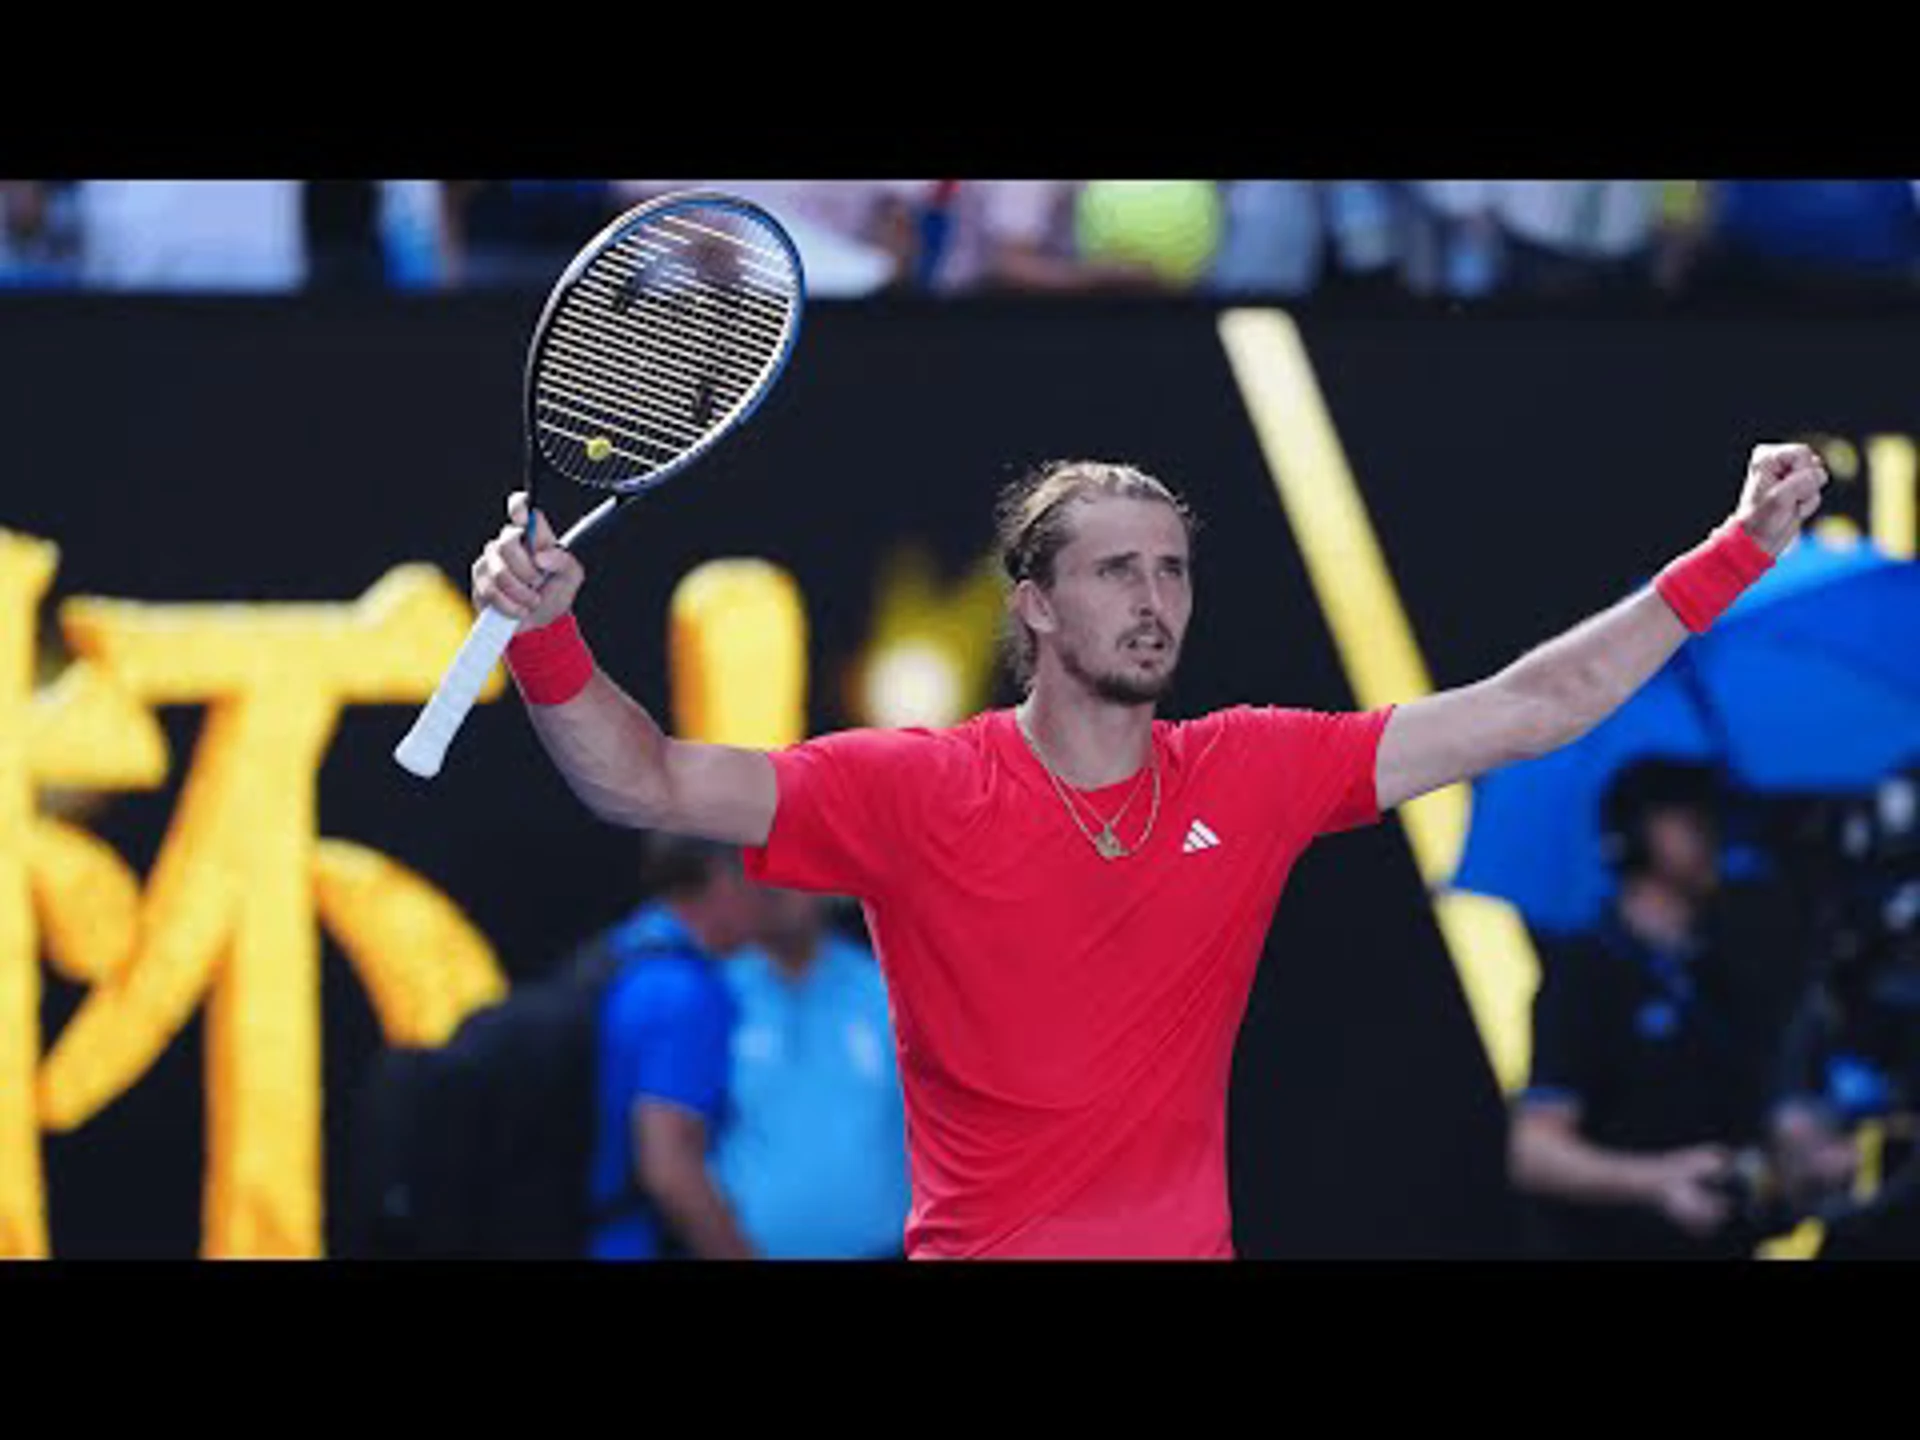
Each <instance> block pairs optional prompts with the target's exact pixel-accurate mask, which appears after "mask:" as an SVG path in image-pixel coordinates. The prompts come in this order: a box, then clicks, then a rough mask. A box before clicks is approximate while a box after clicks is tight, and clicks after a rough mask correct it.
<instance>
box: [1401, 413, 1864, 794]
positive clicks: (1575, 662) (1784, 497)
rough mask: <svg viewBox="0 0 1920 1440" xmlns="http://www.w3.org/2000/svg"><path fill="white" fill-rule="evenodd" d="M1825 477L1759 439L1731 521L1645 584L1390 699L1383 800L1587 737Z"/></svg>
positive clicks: (1800, 517) (1759, 564) (1736, 580)
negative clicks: (1432, 685)
mask: <svg viewBox="0 0 1920 1440" xmlns="http://www.w3.org/2000/svg"><path fill="white" fill-rule="evenodd" d="M1826 483H1827V472H1826V467H1825V466H1824V465H1823V464H1821V462H1820V458H1819V456H1817V455H1816V454H1814V452H1813V451H1812V450H1811V449H1809V448H1808V447H1807V446H1805V445H1761V446H1757V447H1756V448H1755V449H1754V452H1753V457H1752V459H1751V460H1750V461H1749V462H1748V466H1747V478H1746V483H1745V486H1744V488H1743V489H1742V491H1741V496H1740V504H1739V507H1738V508H1737V509H1736V510H1735V511H1734V513H1733V515H1732V517H1731V518H1730V519H1729V520H1728V521H1727V523H1726V524H1724V525H1722V526H1721V527H1720V528H1719V529H1718V530H1716V531H1714V533H1713V537H1712V538H1711V539H1709V540H1708V541H1707V542H1706V543H1704V544H1702V545H1701V546H1699V547H1698V548H1697V549H1695V550H1693V551H1690V552H1689V553H1688V554H1686V555H1683V556H1681V557H1680V558H1679V559H1678V560H1675V561H1674V562H1673V563H1672V564H1671V565H1669V566H1667V567H1666V569H1664V570H1663V571H1661V573H1660V575H1659V576H1658V578H1656V580H1655V581H1654V583H1653V584H1652V585H1650V586H1648V587H1647V588H1645V589H1643V590H1641V591H1640V592H1639V593H1638V594H1635V595H1633V596H1632V597H1630V598H1628V599H1626V600H1623V601H1621V602H1620V603H1619V604H1617V605H1615V606H1613V607H1612V608H1610V609H1608V610H1605V611H1603V612H1601V613H1600V614H1598V615H1595V616H1593V617H1591V618H1590V619H1588V620H1585V621H1583V622H1581V623H1580V624H1579V625H1576V626H1575V627H1574V628H1573V629H1571V630H1569V631H1567V632H1565V633H1564V634H1562V635H1559V636H1556V637H1555V638H1554V639H1552V640H1549V641H1547V642H1546V643H1545V644H1544V645H1541V646H1539V647H1537V648H1536V649H1534V650H1531V651H1529V652H1528V653H1527V654H1525V655H1523V656H1522V657H1521V658H1520V659H1518V660H1516V661H1515V662H1514V663H1513V664H1511V665H1509V666H1507V668H1506V669H1504V670H1502V671H1501V672H1500V673H1499V674H1497V675H1494V676H1491V677H1489V678H1488V679H1485V680H1481V681H1479V682H1477V683H1476V684H1472V685H1465V686H1461V687H1460V688H1458V689H1454V690H1446V691H1442V692H1441V693H1440V694H1438V695H1432V696H1428V697H1426V698H1425V699H1421V700H1415V701H1411V702H1409V703H1408V704H1405V705H1402V706H1400V707H1398V708H1397V709H1396V710H1395V711H1394V713H1393V716H1392V718H1391V719H1390V720H1389V721H1388V722H1387V728H1386V730H1385V732H1384V733H1383V734H1382V735H1381V737H1380V750H1379V756H1378V758H1377V759H1376V761H1375V765H1374V785H1375V790H1376V792H1377V794H1378V797H1379V802H1380V808H1381V809H1382V810H1390V809H1392V808H1393V807H1394V806H1396V805H1400V804H1402V803H1404V802H1406V801H1408V800H1411V799H1413V798H1414V797H1415V796H1416V795H1422V794H1425V793H1426V792H1427V791H1429V790H1435V789H1439V788H1440V787H1442V786H1445V785H1451V784H1454V783H1455V782H1456V781H1461V780H1470V779H1472V778H1473V777H1474V776H1476V775H1480V774H1482V773H1484V772H1485V771H1488V770H1492V769H1495V768H1497V767H1499V766H1501V765H1507V764H1511V763H1513V762H1514V761H1516V760H1528V759H1533V758H1535V757H1536V756H1540V755H1545V754H1547V753H1548V752H1550V751H1553V750H1557V749H1559V748H1560V747H1561V746H1562V745H1566V744H1569V743H1571V742H1572V741H1574V740H1577V739H1579V738H1580V737H1581V736H1582V735H1584V734H1586V733H1587V732H1588V731H1589V730H1591V729H1592V728H1593V727H1594V726H1596V725H1598V724H1599V723H1600V722H1601V721H1602V720H1604V719H1606V718H1607V717H1608V716H1609V715H1611V714H1612V713H1613V712H1614V711H1615V710H1616V709H1618V708H1619V707H1620V706H1621V705H1622V704H1624V703H1625V702H1626V700H1627V699H1628V697H1629V696H1631V695H1632V694H1633V693H1634V692H1635V691H1636V690H1638V689H1639V688H1640V687H1641V686H1642V685H1644V684H1646V682H1647V681H1648V680H1650V679H1652V678H1653V676H1654V675H1655V674H1656V673H1658V672H1659V670H1660V667H1661V666H1663V665H1665V664H1666V663H1667V661H1668V660H1669V659H1670V658H1671V657H1672V655H1673V653H1674V651H1676V650H1678V649H1679V648H1680V646H1681V644H1682V642H1684V641H1685V640H1686V638H1687V636H1688V635H1689V634H1697V633H1699V632H1701V631H1703V630H1705V629H1706V628H1707V627H1708V626H1709V625H1711V624H1712V623H1713V621H1714V619H1715V618H1716V617H1718V616H1719V615H1720V614H1721V612H1723V611H1724V610H1725V609H1726V608H1727V606H1729V605H1731V604H1732V603H1733V602H1734V600H1735V599H1737V598H1738V597H1739V595H1740V592H1741V591H1742V590H1744V589H1745V588H1746V587H1747V586H1748V585H1750V584H1751V583H1752V582H1753V581H1754V580H1756V579H1758V578H1759V577H1760V576H1761V575H1762V574H1763V573H1765V571H1766V570H1767V569H1768V568H1769V567H1770V566H1771V565H1772V564H1773V560H1774V557H1775V556H1777V555H1779V554H1780V552H1781V551H1783V550H1785V549H1786V548H1787V546H1788V545H1789V544H1790V543H1791V542H1792V541H1793V539H1794V537H1795V536H1797V535H1798V534H1799V533H1800V527H1801V526H1802V525H1803V524H1804V523H1805V522H1806V520H1807V518H1808V517H1809V516H1810V515H1812V514H1813V512H1814V511H1815V510H1816V509H1818V508H1819V505H1820V492H1821V490H1822V488H1823V487H1824V486H1825V485H1826Z"/></svg>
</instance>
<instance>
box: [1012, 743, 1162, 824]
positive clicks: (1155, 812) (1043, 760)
mask: <svg viewBox="0 0 1920 1440" xmlns="http://www.w3.org/2000/svg"><path fill="white" fill-rule="evenodd" d="M1013 719H1014V724H1015V725H1016V726H1018V727H1019V730H1020V738H1021V739H1023V740H1025V741H1026V742H1027V748H1028V749H1029V750H1031V751H1033V758H1034V759H1036V760H1038V761H1039V762H1040V768H1041V769H1042V770H1044V771H1046V772H1047V779H1048V780H1049V781H1051V782H1052V784H1053V793H1054V794H1056V795H1058V796H1059V797H1060V803H1061V804H1062V805H1065V806H1066V807H1067V815H1068V817H1069V818H1070V819H1071V820H1072V821H1073V823H1074V826H1075V828H1076V829H1078V830H1079V831H1080V833H1081V834H1082V835H1084V836H1086V837H1087V843H1088V844H1089V845H1091V846H1093V848H1094V852H1095V853H1096V854H1097V855H1099V857H1100V858H1101V859H1102V860H1122V859H1125V858H1126V857H1127V856H1129V855H1134V854H1137V853H1138V852H1139V851H1140V850H1142V849H1143V848H1145V846H1146V843H1147V837H1148V836H1150V835H1152V834H1153V822H1154V821H1155V820H1157V819H1159V818H1160V755H1159V752H1158V751H1156V750H1154V749H1153V741H1152V737H1151V736H1149V737H1148V741H1147V750H1148V758H1149V761H1150V768H1151V770H1152V773H1153V804H1152V806H1151V807H1150V808H1149V809H1148V811H1147V828H1146V829H1144V830H1142V831H1141V832H1140V839H1139V840H1138V841H1136V842H1135V844H1134V845H1133V848H1132V849H1128V848H1127V846H1125V845H1123V844H1122V843H1121V841H1120V837H1119V836H1118V835H1116V834H1114V831H1113V827H1114V826H1115V825H1117V824H1118V823H1119V822H1120V817H1121V816H1123V815H1125V814H1126V813H1127V811H1128V810H1130V809H1132V808H1133V800H1134V797H1135V796H1136V795H1138V794H1139V793H1140V780H1139V779H1136V780H1135V781H1134V782H1133V789H1131V790H1129V791H1128V792H1127V798H1126V802H1125V803H1124V804H1122V805H1121V807H1120V808H1119V809H1118V810H1116V811H1114V812H1113V818H1112V819H1111V820H1109V821H1107V822H1106V823H1105V824H1104V825H1103V826H1102V827H1101V829H1100V833H1099V834H1098V835H1095V834H1094V833H1093V831H1091V830H1089V829H1088V828H1087V822H1086V821H1084V820H1082V819H1081V818H1080V810H1079V807H1078V806H1076V805H1075V804H1074V803H1073V800H1072V798H1071V796H1070V794H1069V791H1068V789H1067V787H1066V786H1065V784H1064V783H1063V782H1062V781H1061V779H1060V777H1059V776H1058V775H1056V774H1054V773H1053V766H1052V765H1050V764H1048V763H1047V757H1046V755H1045V753H1044V752H1042V750H1041V749H1040V742H1039V741H1037V740H1035V739H1034V738H1033V736H1032V735H1031V734H1030V733H1028V730H1027V722H1026V721H1025V720H1023V719H1021V717H1020V712H1019V711H1017V710H1016V711H1015V712H1014V716H1013ZM1074 793H1077V792H1074ZM1081 803H1082V804H1085V805H1086V806H1087V808H1088V809H1089V810H1093V806H1092V804H1091V803H1090V802H1088V801H1087V800H1086V797H1085V796H1082V797H1081ZM1093 818H1094V819H1096V820H1098V819H1099V818H1100V812H1099V811H1098V810H1093Z"/></svg>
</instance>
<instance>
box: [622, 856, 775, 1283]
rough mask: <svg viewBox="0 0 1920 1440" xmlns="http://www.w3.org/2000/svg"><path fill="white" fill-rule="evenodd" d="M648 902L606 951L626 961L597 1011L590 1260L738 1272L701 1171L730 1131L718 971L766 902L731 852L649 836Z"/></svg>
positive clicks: (733, 1230) (746, 1250)
mask: <svg viewBox="0 0 1920 1440" xmlns="http://www.w3.org/2000/svg"><path fill="white" fill-rule="evenodd" d="M642 880H643V883H644V884H645V887H646V889H647V891H648V893H649V895H650V896H651V897H652V898H651V899H650V900H649V901H648V902H647V903H646V904H644V905H642V906H641V907H640V908H639V909H637V910H636V911H634V913H633V914H632V915H630V916H629V917H628V918H627V919H626V920H624V921H623V922H621V924H620V925H618V926H617V927H615V928H614V930H613V931H612V932H611V933H610V934H609V935H608V936H607V937H606V938H607V939H608V940H609V941H610V942H611V943H612V945H613V946H614V947H615V949H616V951H617V952H619V953H622V954H625V955H627V956H629V957H630V958H629V959H628V960H627V963H626V964H625V965H624V966H623V968H622V969H621V970H620V971H619V973H618V974H617V975H616V977H615V978H614V979H613V980H612V981H611V982H610V983H609V984H608V986H607V989H606V992H605V994H604V995H603V996H602V999H601V1002H600V1057H599V1077H598V1106H597V1118H596V1133H595V1141H594V1153H593V1162H592V1174H591V1198H592V1201H593V1204H594V1207H595V1212H596V1214H597V1215H598V1216H599V1217H601V1218H600V1221H599V1223H598V1224H597V1225H596V1226H595V1227H594V1231H593V1234H592V1237H591V1239H590V1241H589V1245H588V1254H589V1255H590V1257H591V1258H593V1259H595V1260H652V1259H659V1258H670V1257H683V1256H684V1257H687V1258H695V1259H716V1260H719V1259H726V1260H743V1259H750V1258H752V1257H753V1255H754V1253H755V1252H754V1248H753V1246H752V1245H751V1244H750V1243H749V1241H748V1239H747V1238H746V1235H745V1234H744V1233H743V1231H742V1230H741V1227H740V1224H739V1222H738V1220H737V1219H736V1218H735V1215H734V1212H733V1208H732V1206H731V1205H729V1203H728V1201H727V1199H726V1196H725V1195H724V1194H723V1193H722V1192H721V1190H720V1188H719V1187H718V1185H717V1184H716V1183H715V1177H714V1174H713V1172H712V1170H711V1168H710V1158H711V1155H712V1152H713V1151H714V1149H715V1147H716V1146H717V1145H718V1144H719V1143H720V1142H721V1140H722V1139H723V1137H724V1136H725V1134H726V1131H727V1127H728V1124H729V1120H730V1117H731V1106H730V1103H729V1096H728V1089H729V1086H728V1065H729V1046H730V1041H731V1037H732V1033H733V1027H734V1002H733V999H732V997H731V995H730V994H729V992H728V989H727V986H726V983H725V982H724V981H723V980H722V979H721V977H720V973H719V969H718V963H719V962H718V957H720V956H722V955H724V954H726V953H727V952H728V951H731V950H734V949H737V948H738V947H739V946H740V945H742V944H744V943H745V942H746V941H747V940H748V939H749V938H750V937H751V936H752V935H753V934H754V933H755V932H756V931H757V929H758V927H759V923H760V915H761V908H762V897H763V895H764V892H763V891H762V889H761V888H760V887H759V886H757V885H755V884H754V883H753V882H752V881H750V880H748V879H747V878H746V875H745V874H744V873H743V871H742V869H741V864H740V854H739V851H738V850H737V849H735V848H734V847H732V846H727V845H718V844H713V843H711V842H708V841H704V840H694V839H688V838H685V837H681V836H671V835H665V834H658V833H655V834H650V835H649V836H648V837H647V840H646V847H645V860H644V866H643V874H642Z"/></svg>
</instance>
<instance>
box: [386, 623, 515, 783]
mask: <svg viewBox="0 0 1920 1440" xmlns="http://www.w3.org/2000/svg"><path fill="white" fill-rule="evenodd" d="M519 628H520V622H519V621H518V620H514V619H511V618H509V617H508V616H505V615H502V614H501V613H500V612H499V611H498V610H495V609H494V608H493V607H492V606H488V607H487V608H486V609H485V610H482V611H481V612H480V614H479V615H478V616H477V617H476V618H475V619H474V622H473V628H472V629H471V630H469V631H468V632H467V638H466V639H465V640H464V641H463V642H462V643H461V646H460V653H459V654H457V655H455V656H454V657H453V663H452V664H451V665H449V666H448V667H447V673H446V674H445V675H442V676H441V677H440V685H439V687H438V688H437V689H436V690H435V691H434V692H433V698H432V699H431V700H429V701H427V703H426V707H425V708H424V709H422V710H421V712H420V716H419V718H418V719H416V720H415V721H414V722H413V728H412V729H411V730H409V731H407V734H406V738H405V739H403V740H402V741H401V742H400V743H399V744H398V745H396V746H394V749H393V758H394V759H395V760H396V761H398V762H399V765H400V768H401V769H403V770H408V771H411V772H412V773H413V774H415V775H418V776H419V777H420V778H421V779H422V780H431V779H432V778H433V777H434V776H436V775H438V774H439V773H440V763H441V762H442V761H443V760H445V759H446V758H447V747H448V746H449V745H451V744H453V737H454V736H455V735H457V734H459V733H460V726H461V724H462V723H463V722H464V721H465V720H466V718H467V712H468V711H469V710H471V709H472V708H473V702H474V701H475V700H476V699H477V698H478V697H479V695H480V691H481V689H482V688H483V687H484V686H485V685H486V683H487V676H488V675H490V674H492V673H493V667H494V666H495V665H497V664H499V663H500V657H501V656H502V655H504V654H506V652H507V642H508V641H509V640H511V639H513V635H514V632H515V631H516V630H518V629H519Z"/></svg>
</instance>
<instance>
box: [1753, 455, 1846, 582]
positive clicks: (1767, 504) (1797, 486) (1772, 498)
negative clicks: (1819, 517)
mask: <svg viewBox="0 0 1920 1440" xmlns="http://www.w3.org/2000/svg"><path fill="white" fill-rule="evenodd" d="M1826 484H1827V467H1826V465H1825V463H1824V462H1823V461H1822V460H1821V459H1820V457H1819V456H1818V455H1816V454H1815V453H1814V452H1813V449H1812V448H1811V447H1810V446H1806V445H1756V446H1754V447H1753V456H1752V458H1751V459H1749V460H1748V461H1747V483H1746V485H1745V487H1744V488H1743V489H1742V490H1741V492H1740V506H1739V508H1738V509H1736V510H1735V511H1734V512H1733V518H1734V519H1735V520H1737V521H1739V522H1740V523H1741V524H1742V525H1743V526H1745V527H1746V531H1747V534H1749V535H1751V536H1752V537H1753V538H1754V540H1755V542H1756V543H1758V544H1759V545H1760V546H1761V547H1762V548H1763V549H1764V550H1765V551H1766V552H1767V553H1768V554H1769V555H1775V556H1777V555H1779V554H1780V552H1781V551H1783V550H1785V549H1786V548H1787V546H1789V545H1790V544H1792V543H1793V540H1794V537H1795V536H1797V535H1799V533H1800V528H1801V526H1803V525H1805V524H1806V522H1807V521H1808V520H1809V519H1810V518H1812V515H1813V512H1814V511H1816V510H1818V509H1819V508H1820V492H1821V491H1822V490H1824V489H1825V488H1826Z"/></svg>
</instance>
